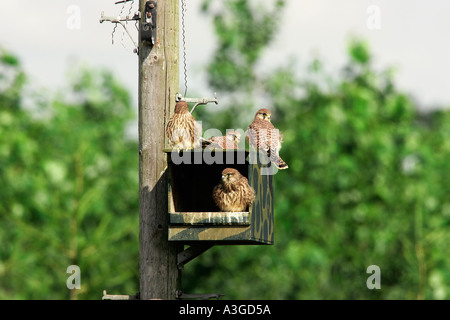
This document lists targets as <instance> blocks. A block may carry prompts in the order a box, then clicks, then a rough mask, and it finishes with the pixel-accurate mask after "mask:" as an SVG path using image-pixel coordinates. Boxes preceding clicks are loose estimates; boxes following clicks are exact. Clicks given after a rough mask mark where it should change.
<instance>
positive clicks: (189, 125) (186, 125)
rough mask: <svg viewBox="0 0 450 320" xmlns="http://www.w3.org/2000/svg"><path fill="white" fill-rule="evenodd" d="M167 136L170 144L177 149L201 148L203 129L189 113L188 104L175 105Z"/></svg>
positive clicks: (179, 103)
mask: <svg viewBox="0 0 450 320" xmlns="http://www.w3.org/2000/svg"><path fill="white" fill-rule="evenodd" d="M166 135H167V138H168V139H169V143H170V145H171V146H172V147H174V148H176V149H192V148H198V147H199V146H200V135H201V128H200V126H199V124H198V123H197V122H195V119H194V117H193V116H192V115H191V114H190V113H189V106H188V104H187V103H186V102H184V101H180V102H177V104H176V105H175V113H174V114H173V115H172V116H171V117H170V119H169V122H167V125H166Z"/></svg>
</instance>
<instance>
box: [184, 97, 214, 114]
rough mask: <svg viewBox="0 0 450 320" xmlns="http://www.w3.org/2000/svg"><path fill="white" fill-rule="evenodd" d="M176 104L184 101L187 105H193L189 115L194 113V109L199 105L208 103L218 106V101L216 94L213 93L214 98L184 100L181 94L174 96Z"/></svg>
mask: <svg viewBox="0 0 450 320" xmlns="http://www.w3.org/2000/svg"><path fill="white" fill-rule="evenodd" d="M175 100H176V102H179V101H184V102H188V103H195V105H194V107H192V110H191V111H190V112H191V114H192V112H194V110H195V108H197V106H198V105H201V104H208V103H215V104H219V100H217V96H216V93H214V98H185V97H183V96H182V95H181V94H179V93H177V95H176V96H175Z"/></svg>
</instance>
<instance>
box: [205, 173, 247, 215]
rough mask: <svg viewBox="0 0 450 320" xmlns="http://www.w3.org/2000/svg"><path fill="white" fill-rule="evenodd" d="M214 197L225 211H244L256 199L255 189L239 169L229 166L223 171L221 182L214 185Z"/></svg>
mask: <svg viewBox="0 0 450 320" xmlns="http://www.w3.org/2000/svg"><path fill="white" fill-rule="evenodd" d="M213 199H214V202H215V203H216V205H217V206H218V207H219V208H220V210H221V211H223V212H244V211H247V210H248V208H249V206H250V205H251V204H252V202H253V201H254V199H255V191H254V190H253V188H252V187H250V185H249V184H248V180H247V178H246V177H244V176H243V175H241V174H240V173H239V171H238V170H236V169H232V168H227V169H225V170H223V171H222V180H221V181H220V183H219V184H218V185H217V186H216V187H214V190H213Z"/></svg>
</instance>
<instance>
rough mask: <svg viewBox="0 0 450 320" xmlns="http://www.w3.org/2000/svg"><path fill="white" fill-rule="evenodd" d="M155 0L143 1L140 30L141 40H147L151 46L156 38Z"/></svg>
mask: <svg viewBox="0 0 450 320" xmlns="http://www.w3.org/2000/svg"><path fill="white" fill-rule="evenodd" d="M156 12H157V11H156V1H151V0H148V1H147V2H146V3H145V12H144V20H143V23H142V30H141V41H147V42H149V43H151V45H152V46H154V45H155V40H156Z"/></svg>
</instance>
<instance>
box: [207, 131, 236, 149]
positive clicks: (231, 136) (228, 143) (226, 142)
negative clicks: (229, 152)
mask: <svg viewBox="0 0 450 320" xmlns="http://www.w3.org/2000/svg"><path fill="white" fill-rule="evenodd" d="M209 140H210V141H211V142H212V146H213V147H214V146H218V147H220V148H222V149H238V148H239V147H238V144H239V141H240V140H241V134H240V133H239V132H237V131H229V132H227V134H226V135H225V136H223V137H211V139H209Z"/></svg>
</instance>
